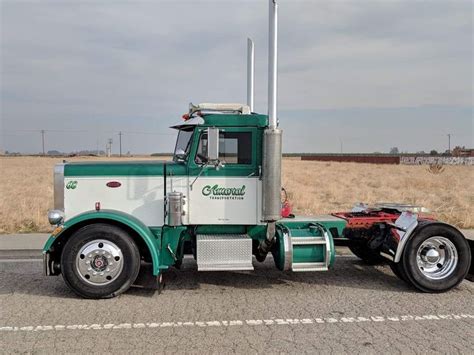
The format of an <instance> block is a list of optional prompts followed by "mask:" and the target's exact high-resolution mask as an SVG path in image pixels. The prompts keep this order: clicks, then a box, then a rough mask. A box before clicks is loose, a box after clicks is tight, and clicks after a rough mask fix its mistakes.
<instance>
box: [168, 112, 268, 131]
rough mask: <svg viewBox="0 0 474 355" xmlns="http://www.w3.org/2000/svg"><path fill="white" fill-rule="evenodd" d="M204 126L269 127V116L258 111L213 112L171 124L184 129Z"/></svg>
mask: <svg viewBox="0 0 474 355" xmlns="http://www.w3.org/2000/svg"><path fill="white" fill-rule="evenodd" d="M193 126H203V127H262V128H264V127H267V126H268V116H267V115H261V114H258V113H251V114H248V115H242V114H226V113H212V114H203V115H201V116H194V117H191V118H189V119H187V120H185V121H183V122H182V123H180V124H177V125H174V126H171V128H174V129H183V128H186V127H193Z"/></svg>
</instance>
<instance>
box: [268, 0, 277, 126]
mask: <svg viewBox="0 0 474 355" xmlns="http://www.w3.org/2000/svg"><path fill="white" fill-rule="evenodd" d="M268 18H269V21H268V125H269V128H272V129H275V128H277V127H278V118H277V94H278V91H277V75H278V67H277V65H278V60H277V59H278V58H277V55H278V4H277V2H276V0H269V17H268Z"/></svg>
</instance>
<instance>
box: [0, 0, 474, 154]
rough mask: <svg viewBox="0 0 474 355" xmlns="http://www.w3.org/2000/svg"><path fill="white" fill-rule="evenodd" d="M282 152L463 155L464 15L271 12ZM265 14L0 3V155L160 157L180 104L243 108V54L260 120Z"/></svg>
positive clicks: (326, 7) (383, 6) (342, 4)
mask: <svg viewBox="0 0 474 355" xmlns="http://www.w3.org/2000/svg"><path fill="white" fill-rule="evenodd" d="M279 3H280V42H279V50H280V52H279V118H280V121H281V126H282V128H283V129H284V131H285V133H284V150H285V151H287V152H339V151H340V149H341V142H342V149H343V151H345V152H374V151H382V152H388V150H389V149H390V147H392V146H397V147H399V149H400V150H403V151H419V150H425V151H429V150H430V149H433V148H434V149H437V150H443V151H444V150H445V149H447V142H448V140H447V136H446V135H447V134H448V133H451V134H452V145H453V146H454V145H466V146H471V147H472V146H473V145H474V144H473V137H474V132H473V67H472V62H473V53H472V50H473V23H472V22H473V7H472V2H471V1H448V0H445V1H435V0H426V1H414V0H406V1H383V0H377V1H356V0H353V1H334V0H313V1H294V0H281V1H279ZM267 32H268V3H267V1H266V0H258V1H257V0H254V1H237V0H234V1H223V0H220V1H188V2H185V1H176V0H175V1H153V2H152V1H138V2H137V1H121V2H118V1H105V0H103V1H99V0H97V1H66V0H64V1H18V0H17V1H1V53H0V59H1V126H0V129H1V135H0V136H1V138H0V139H1V141H0V144H1V146H0V149H2V147H3V149H4V150H9V151H20V152H34V153H36V152H39V151H41V135H40V133H39V130H41V129H44V130H46V150H52V149H57V150H60V151H74V150H81V149H96V147H97V145H99V148H100V149H104V146H105V142H106V140H107V138H109V137H111V138H113V139H114V146H113V150H114V152H117V151H118V144H117V143H118V135H117V133H118V132H119V131H124V136H123V151H124V152H126V151H129V150H130V151H131V152H132V153H150V152H169V151H171V150H172V149H173V147H174V143H173V142H174V140H175V132H173V131H171V130H169V129H168V128H167V127H168V126H170V125H172V124H173V123H175V122H177V121H179V120H180V116H181V115H182V114H183V113H184V112H186V111H187V107H188V103H189V102H191V101H192V102H194V103H199V102H245V100H246V92H245V90H246V82H245V80H246V38H247V37H252V38H253V39H254V41H255V45H256V74H257V75H256V111H258V112H261V113H266V112H267V108H266V99H267V93H266V88H267Z"/></svg>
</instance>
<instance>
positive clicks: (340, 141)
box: [339, 138, 342, 154]
mask: <svg viewBox="0 0 474 355" xmlns="http://www.w3.org/2000/svg"><path fill="white" fill-rule="evenodd" d="M339 143H341V154H342V138H339Z"/></svg>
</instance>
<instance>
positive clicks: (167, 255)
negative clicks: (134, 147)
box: [43, 0, 471, 298]
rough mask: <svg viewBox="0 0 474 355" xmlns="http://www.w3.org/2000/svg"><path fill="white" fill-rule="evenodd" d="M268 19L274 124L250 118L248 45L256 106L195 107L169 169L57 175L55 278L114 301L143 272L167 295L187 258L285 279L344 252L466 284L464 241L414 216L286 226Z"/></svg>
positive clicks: (400, 213)
mask: <svg viewBox="0 0 474 355" xmlns="http://www.w3.org/2000/svg"><path fill="white" fill-rule="evenodd" d="M269 11H270V19H269V85H268V103H269V105H268V106H269V107H268V115H262V114H257V113H254V112H253V43H251V42H249V49H250V50H249V57H248V58H249V60H248V63H249V65H248V103H247V104H245V105H244V104H200V105H190V109H189V112H188V113H187V114H186V115H184V116H183V118H184V120H183V121H182V122H181V123H179V124H177V125H175V126H173V127H172V128H173V129H176V130H177V132H178V135H177V141H176V147H175V151H174V156H173V160H172V161H156V160H152V161H133V162H132V161H117V162H78V163H63V164H59V165H57V166H56V167H55V171H54V203H55V209H54V210H52V211H50V212H49V213H48V217H49V221H50V223H51V224H52V225H55V226H56V228H55V229H54V231H53V233H52V234H51V237H50V238H49V240H48V241H47V243H46V245H45V246H44V250H43V254H44V268H45V273H46V274H47V275H59V274H62V275H63V278H64V280H65V282H66V284H67V285H68V286H69V287H70V288H71V289H72V290H73V291H74V292H75V293H77V294H78V295H80V296H82V297H86V298H107V297H113V296H116V295H118V294H120V293H122V292H124V291H126V290H127V289H128V288H129V287H130V286H131V285H132V284H133V283H134V282H135V280H136V279H137V276H138V274H139V272H140V268H141V265H143V264H145V263H147V264H148V265H151V273H152V275H153V277H154V278H156V285H157V286H158V288H159V287H160V286H161V285H162V283H163V279H162V275H163V273H164V272H165V271H166V270H168V269H169V268H171V267H179V266H180V265H181V263H182V261H183V258H184V256H185V255H186V254H192V255H193V256H194V258H195V259H196V261H197V268H198V270H199V271H224V270H226V271H232V270H253V263H254V262H262V261H264V260H265V259H266V257H267V256H268V255H272V257H273V260H274V262H275V266H276V267H277V268H278V269H279V270H281V271H293V272H315V271H327V270H329V269H331V268H332V267H333V265H334V262H335V244H338V243H339V244H346V245H349V247H350V248H351V250H352V251H353V252H354V253H355V254H356V255H357V256H359V257H361V258H362V259H364V260H365V261H367V262H379V261H381V260H382V259H387V260H388V262H389V263H390V266H391V267H392V269H393V270H394V272H395V273H396V274H397V275H398V276H399V277H400V278H401V279H403V280H404V281H406V282H408V283H410V284H412V285H413V286H415V287H416V288H417V289H419V290H421V291H425V292H442V291H446V290H449V289H451V288H453V287H455V286H456V285H458V284H459V283H460V282H461V281H462V280H463V279H464V278H465V277H466V275H467V274H468V272H469V268H470V264H471V251H470V248H469V244H468V242H467V241H466V239H465V238H464V236H463V235H462V234H461V232H460V231H459V230H457V229H456V228H455V227H453V226H450V225H447V224H445V223H441V222H439V221H436V220H435V219H433V218H432V217H431V216H427V215H426V214H423V213H420V211H421V210H420V209H418V208H416V207H414V206H406V205H394V204H382V205H379V206H374V207H371V208H369V207H367V206H362V207H361V206H358V207H357V208H356V209H355V210H353V211H351V212H342V213H341V212H339V213H334V214H331V215H322V216H304V217H302V216H296V217H293V216H292V217H293V218H283V217H282V215H281V207H282V206H281V160H282V154H281V151H282V148H281V146H282V131H281V130H280V129H279V128H278V120H277V101H276V100H277V18H278V17H277V11H278V7H277V3H276V0H270V1H269ZM321 188H324V187H321ZM253 257H255V260H256V261H254V259H253ZM315 277H317V276H316V274H315Z"/></svg>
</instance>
